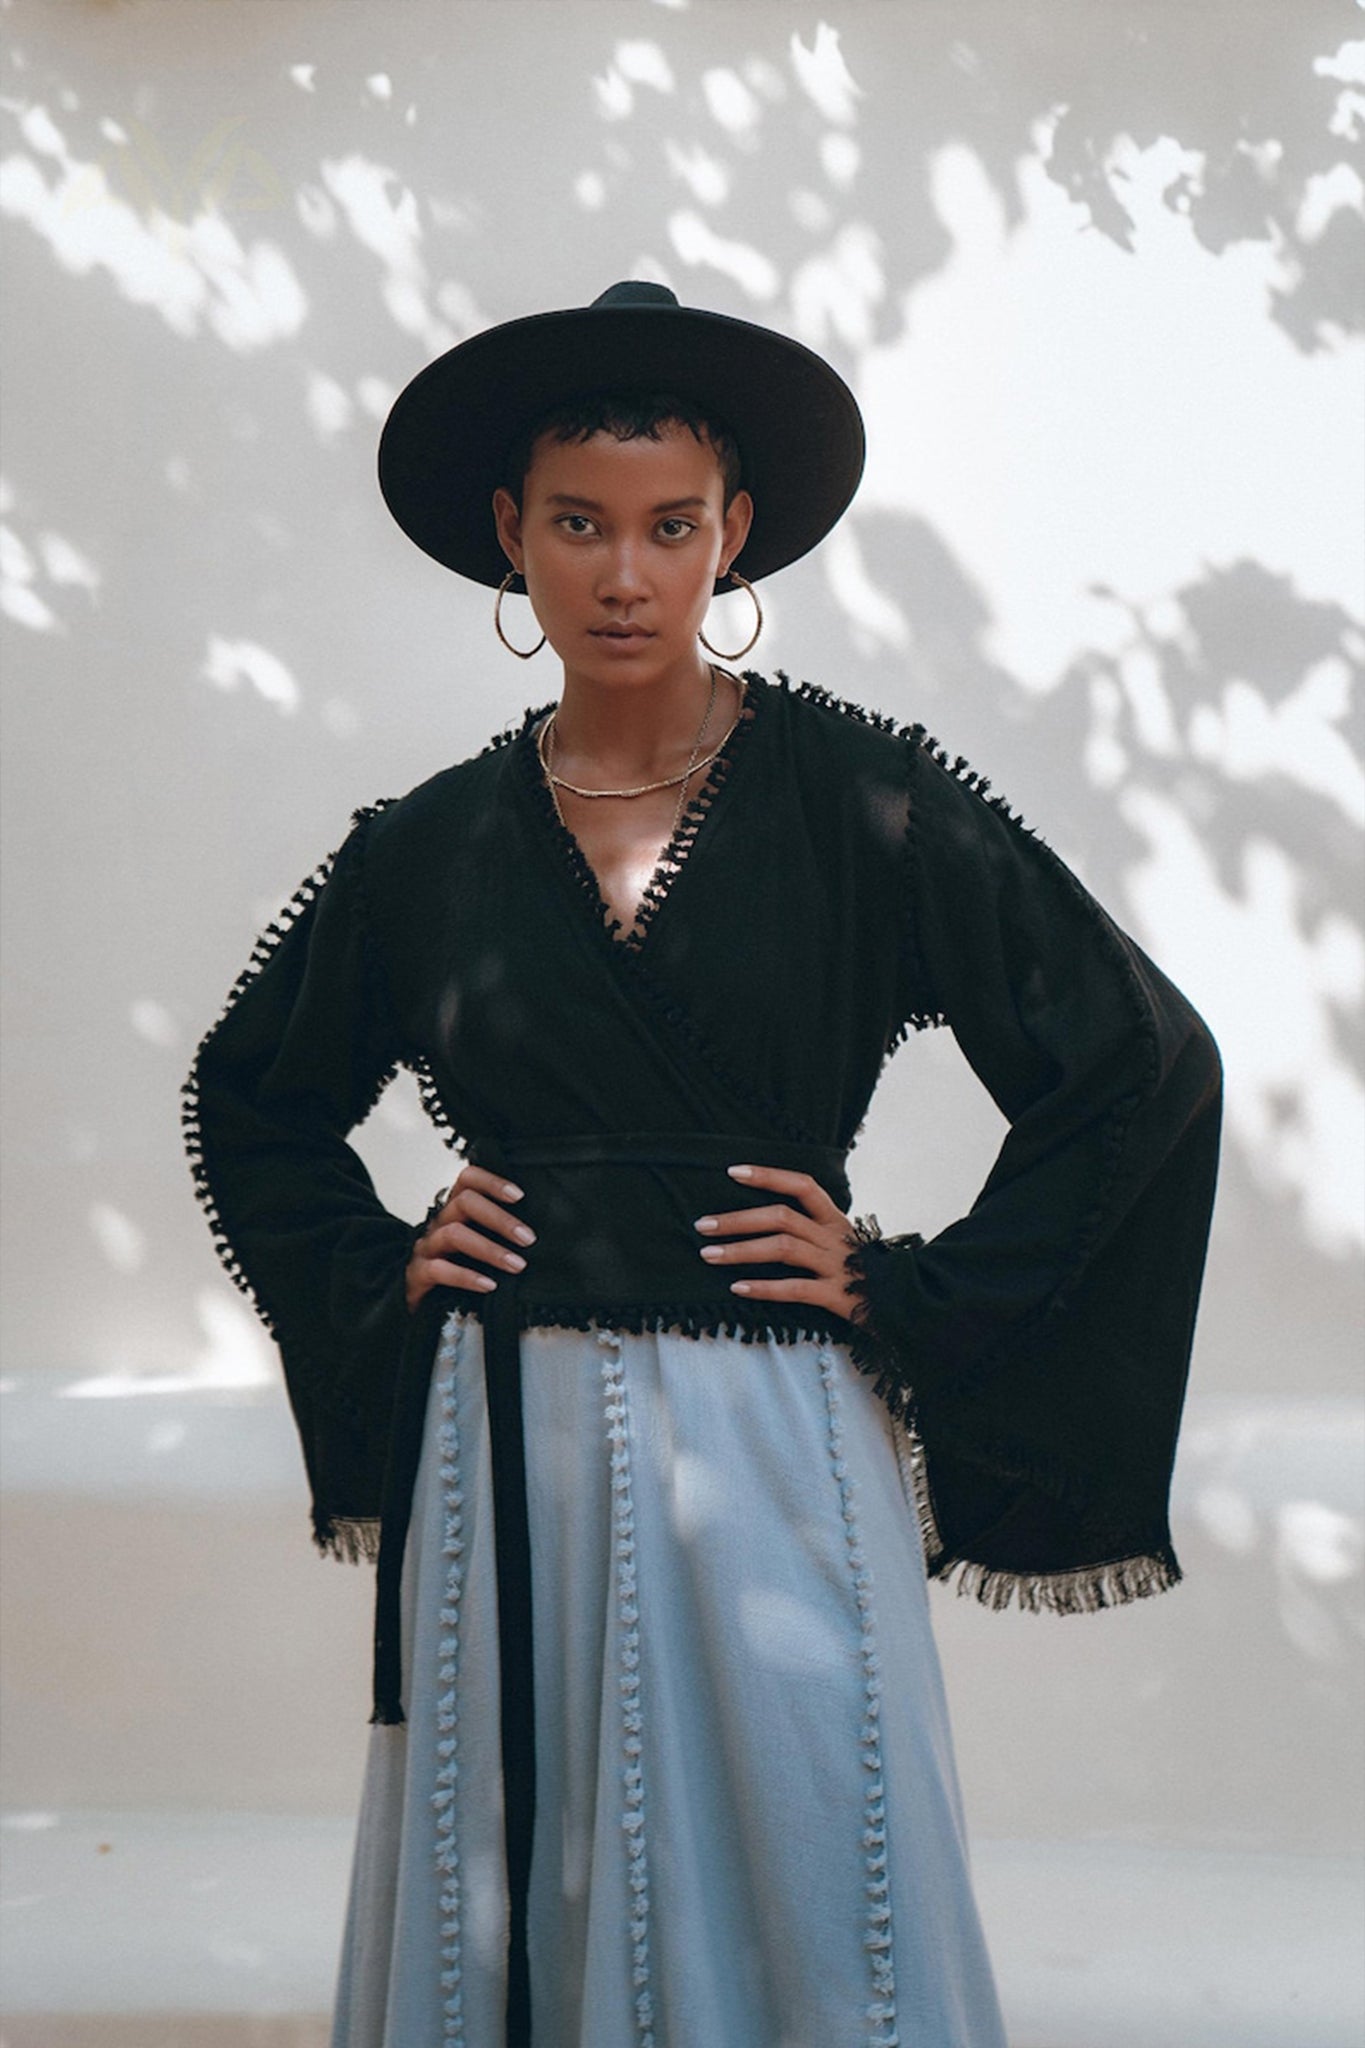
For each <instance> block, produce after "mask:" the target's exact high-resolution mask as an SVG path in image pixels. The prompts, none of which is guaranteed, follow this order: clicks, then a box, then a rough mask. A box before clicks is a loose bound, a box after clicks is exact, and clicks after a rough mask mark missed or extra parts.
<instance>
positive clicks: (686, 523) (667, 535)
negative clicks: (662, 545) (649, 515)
mask: <svg viewBox="0 0 1365 2048" xmlns="http://www.w3.org/2000/svg"><path fill="white" fill-rule="evenodd" d="M670 529H671V530H670ZM696 530H697V526H696V521H695V520H692V519H684V518H682V517H681V515H680V514H677V513H675V514H673V515H672V516H671V517H669V518H668V519H661V520H660V521H659V531H660V533H661V534H662V535H663V537H664V539H665V540H685V539H686V538H687V536H688V534H689V533H695V532H696Z"/></svg>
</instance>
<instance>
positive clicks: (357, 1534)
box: [313, 1515, 379, 1564]
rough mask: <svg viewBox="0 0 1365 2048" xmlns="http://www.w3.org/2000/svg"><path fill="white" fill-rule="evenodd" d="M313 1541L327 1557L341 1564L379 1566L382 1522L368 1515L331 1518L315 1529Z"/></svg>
mask: <svg viewBox="0 0 1365 2048" xmlns="http://www.w3.org/2000/svg"><path fill="white" fill-rule="evenodd" d="M313 1541H314V1543H316V1545H317V1547H318V1549H319V1550H320V1551H321V1552H322V1554H323V1556H324V1557H334V1558H335V1559H336V1560H337V1562H338V1564H377V1563H378V1561H379V1520H378V1517H377V1516H373V1517H372V1516H368V1515H364V1516H361V1515H330V1516H328V1518H327V1520H326V1521H325V1522H324V1523H323V1525H322V1527H321V1528H317V1527H315V1528H314V1531H313Z"/></svg>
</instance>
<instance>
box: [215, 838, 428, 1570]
mask: <svg viewBox="0 0 1365 2048" xmlns="http://www.w3.org/2000/svg"><path fill="white" fill-rule="evenodd" d="M375 815H376V813H375V812H374V811H371V812H358V813H357V814H356V819H355V822H354V825H353V829H352V831H351V833H350V834H349V836H348V837H347V839H346V841H345V843H344V844H343V845H342V847H341V848H340V850H339V852H337V853H336V854H335V855H334V856H333V857H331V858H330V859H329V860H328V861H326V862H324V863H323V865H322V866H321V867H320V868H318V869H316V870H315V871H314V872H313V874H312V875H311V876H310V877H309V878H308V879H307V880H306V881H305V882H304V883H303V885H302V887H301V888H300V889H299V890H298V892H297V893H296V895H295V897H294V898H293V901H292V903H291V904H290V906H289V908H288V910H287V911H286V912H284V913H283V914H282V916H281V918H280V919H279V920H278V921H277V922H276V923H274V924H272V925H270V926H269V927H268V928H267V930H266V932H265V934H264V936H263V937H262V939H261V940H260V941H259V942H258V944H257V947H256V949H255V952H254V953H253V955H252V959H251V962H250V964H249V965H248V967H247V968H246V970H245V972H244V973H243V974H242V975H241V977H240V978H239V980H238V982H237V983H236V985H235V987H234V988H233V990H232V992H231V994H230V996H229V998H228V1002H227V1006H226V1008H225V1010H224V1012H223V1015H222V1016H221V1017H220V1019H219V1020H218V1022H217V1023H216V1024H215V1025H214V1026H213V1027H212V1029H211V1030H210V1031H209V1032H208V1034H207V1036H206V1037H205V1038H204V1040H203V1042H202V1044H201V1045H200V1047H199V1050H198V1053H197V1055H196V1058H195V1061H194V1065H193V1067H192V1069H191V1071H190V1075H189V1078H188V1080H187V1081H186V1083H185V1086H184V1090H183V1120H184V1128H185V1138H186V1145H187V1149H188V1152H189V1155H190V1162H191V1167H192V1171H193V1174H194V1179H195V1184H196V1190H197V1192H198V1195H199V1198H200V1201H201V1203H202V1204H203V1207H204V1209H205V1211H206V1214H207V1216H208V1220H209V1223H210V1227H211V1229H212V1231H213V1235H214V1240H215V1244H216V1246H217V1249H218V1252H219V1256H220V1257H221V1259H222V1261H223V1264H224V1265H225V1267H226V1269H227V1271H228V1272H229V1273H230V1275H231V1276H232V1278H233V1280H234V1281H235V1282H236V1284H237V1285H238V1286H239V1287H240V1288H241V1289H242V1290H243V1292H244V1293H246V1294H247V1295H248V1297H249V1298H250V1299H251V1301H252V1302H253V1305H254V1306H255V1307H256V1309H257V1310H258V1312H259V1313H260V1315H261V1317H262V1319H263V1320H264V1322H265V1323H266V1326H267V1328H269V1329H270V1331H271V1332H272V1334H273V1335H274V1337H275V1340H276V1342H277V1343H278V1345H279V1349H280V1354H281V1359H282V1362H283V1367H284V1375H285V1381H286V1386H287V1389H288V1394H289V1401H290V1405H291V1408H292V1410H293V1415H294V1419H295V1422H296V1423H297V1425H298V1430H299V1435H300V1439H301V1441H302V1446H303V1453H304V1461H305V1464H306V1467H307V1471H308V1478H309V1483H310V1486H311V1489H312V1496H313V1529H314V1536H315V1539H316V1541H317V1543H318V1545H319V1547H320V1548H322V1549H323V1550H327V1551H330V1552H332V1553H333V1554H335V1555H337V1556H342V1557H349V1558H355V1557H358V1556H362V1555H365V1556H373V1554H374V1550H375V1545H376V1542H377V1535H378V1516H379V1511H380V1501H381V1492H382V1480H383V1471H384V1461H385V1456H386V1450H387V1438H388V1428H389V1419H390V1413H391V1409H392V1402H393V1389H394V1382H395V1377H396V1374H397V1370H398V1363H399V1358H400V1354H401V1351H402V1347H403V1344H404V1340H405V1336H406V1334H407V1325H408V1323H409V1322H410V1320H411V1319H410V1318H409V1317H408V1314H407V1306H406V1300H405V1296H404V1273H405V1268H406V1264H407V1259H408V1254H409V1251H410V1248H411V1245H412V1242H413V1237H414V1227H413V1226H412V1225H410V1224H408V1223H405V1222H403V1221H402V1220H401V1219H400V1218H399V1217H397V1216H394V1215H392V1214H390V1212H389V1211H388V1210H387V1209H386V1208H385V1207H384V1206H383V1204H382V1203H381V1201H380V1200H379V1197H378V1195H377V1194H376V1192H375V1189H374V1185H373V1183H372V1181H371V1179H370V1176H369V1174H368V1172H367V1171H366V1168H365V1166H364V1164H363V1162H362V1160H361V1159H360V1157H359V1155H358V1154H357V1153H356V1152H355V1150H354V1149H353V1148H352V1147H351V1146H350V1145H349V1144H347V1142H346V1138H347V1134H348V1133H349V1132H350V1131H351V1130H352V1129H353V1128H354V1127H355V1126H356V1125H357V1124H359V1123H360V1122H361V1121H362V1120H363V1119H364V1117H365V1116H366V1115H367V1114H368V1112H369V1110H370V1109H371V1108H372V1107H373V1105H374V1103H375V1101H376V1100H377V1098H378V1096H379V1094H380V1093H381V1092H382V1090H383V1088H384V1086H385V1085H386V1083H387V1082H388V1081H389V1079H390V1078H391V1077H392V1075H393V1073H394V1071H395V1068H396V1066H397V1064H398V1062H399V1060H400V1058H401V1057H402V1054H403V1047H402V1044H401V1041H400V1036H399V1033H398V1031H397V1030H396V1028H395V1026H394V1023H393V1021H392V1017H391V1015H390V1008H389V1004H388V1002H387V1000H386V996H385V991H384V988H383V984H382V979H381V976H380V973H379V971H378V968H377V965H376V961H375V958H374V953H373V948H372V945H371V941H370V936H369V933H368V931H367V927H366V917H365V899H364V863H365V843H366V836H367V833H368V831H369V829H370V826H371V824H372V821H373V818H374V816H375Z"/></svg>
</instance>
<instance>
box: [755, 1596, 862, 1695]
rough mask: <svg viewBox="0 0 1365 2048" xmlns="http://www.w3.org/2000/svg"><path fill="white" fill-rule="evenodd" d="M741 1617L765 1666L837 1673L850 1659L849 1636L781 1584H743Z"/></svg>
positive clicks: (815, 1672)
mask: <svg viewBox="0 0 1365 2048" xmlns="http://www.w3.org/2000/svg"><path fill="white" fill-rule="evenodd" d="M739 1621H740V1627H741V1628H742V1630H743V1632H744V1639H745V1644H746V1647H747V1649H748V1651H749V1654H750V1655H751V1656H752V1658H753V1660H754V1662H755V1663H756V1664H758V1665H761V1666H762V1667H763V1669H764V1670H767V1671H790V1672H805V1673H806V1674H807V1675H808V1676H810V1677H814V1676H816V1675H817V1674H819V1673H820V1672H828V1673H830V1674H831V1676H833V1675H836V1674H837V1673H838V1672H839V1671H841V1670H842V1669H843V1668H844V1667H845V1665H846V1663H847V1658H848V1643H847V1639H846V1637H845V1636H844V1635H842V1634H841V1633H840V1631H839V1630H837V1629H835V1628H832V1627H831V1626H830V1624H829V1622H828V1621H827V1620H826V1619H825V1617H824V1616H823V1615H821V1613H820V1612H819V1610H818V1609H817V1608H815V1607H813V1606H811V1605H810V1604H809V1603H808V1602H807V1601H805V1600H798V1599H797V1598H796V1597H795V1596H794V1595H793V1594H791V1593H787V1592H784V1591H783V1590H782V1589H781V1588H780V1587H776V1586H769V1587H762V1586H743V1587H741V1588H740V1593H739Z"/></svg>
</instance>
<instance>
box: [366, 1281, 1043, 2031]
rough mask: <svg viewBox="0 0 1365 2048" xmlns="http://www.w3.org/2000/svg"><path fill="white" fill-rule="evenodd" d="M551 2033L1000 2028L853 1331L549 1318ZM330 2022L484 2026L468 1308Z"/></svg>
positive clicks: (537, 1864)
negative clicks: (695, 1333)
mask: <svg viewBox="0 0 1365 2048" xmlns="http://www.w3.org/2000/svg"><path fill="white" fill-rule="evenodd" d="M522 1360H523V1400H524V1415H525V1433H526V1470H527V1492H528V1501H529V1510H530V1530H531V1552H532V1586H533V1598H534V1611H535V1683H536V1772H537V1801H536V1836H535V1848H534V1855H533V1860H532V1869H531V1884H530V1902H529V1915H530V1964H531V1996H532V2012H533V2027H534V2035H535V2041H536V2044H537V2048H891V2044H893V2043H898V2044H901V2048H1004V2044H1005V2036H1004V2030H1003V2027H1002V2024H1001V2020H1000V2013H999V2008H998V2005H997V2003H996V1997H995V1991H994V1987H993V1984H992V1980H991V1972H990V1965H989V1962H988V1960H987V1956H986V1951H985V1947H984V1944H983V1941H982V1936H981V1928H980V1924H979V1921H978V1918H977V1913H976V1907H975V1903H974V1900H973V1897H972V1890H971V1881H970V1876H969V1873H968V1863H967V1843H966V1837H965V1832H964V1828H963V1819H962V1809H961V1801H960V1796H959V1791H958V1784H957V1776H956V1770H955V1766H954V1762H953V1754H952V1743H951V1739H950V1735H949V1729H948V1716H947V1710H946V1706H945V1702H944V1695H943V1685H942V1680H941V1677H940V1673H939V1664H938V1656H937V1652H936V1649H935V1645H934V1639H933V1634H932V1630H931V1627H930V1620H929V1613H928V1602H927V1588H926V1583H925V1576H924V1562H923V1552H922V1548H921V1543H920V1536H919V1528H918V1522H917V1519H916V1514H915V1509H914V1505H913V1491H912V1486H911V1472H910V1455H911V1449H910V1445H909V1443H908V1440H907V1439H906V1437H905V1435H904V1433H903V1431H902V1430H901V1429H900V1428H899V1427H898V1426H897V1425H896V1424H894V1423H893V1422H892V1420H891V1418H890V1416H889V1414H888V1412H887V1410H886V1408H885V1407H884V1405H883V1404H882V1402H881V1401H880V1400H878V1399H877V1397H876V1396H875V1395H874V1393H873V1391H872V1387H871V1383H870V1382H869V1381H868V1380H867V1379H866V1378H865V1377H864V1376H863V1375H862V1374H860V1373H858V1372H857V1371H856V1369H855V1368H854V1367H853V1365H852V1364H851V1363H850V1361H849V1358H848V1354H847V1351H846V1350H845V1349H844V1348H843V1347H842V1346H841V1345H837V1344H832V1343H826V1342H820V1341H815V1340H811V1341H803V1342H801V1343H795V1344H777V1343H764V1344H744V1343H740V1342H739V1341H738V1340H736V1339H733V1338H726V1337H681V1336H673V1335H668V1334H663V1335H645V1336H634V1335H620V1334H617V1333H615V1332H611V1331H606V1330H595V1331H588V1332H582V1331H572V1330H554V1329H535V1330H530V1331H527V1332H526V1333H525V1334H524V1336H523V1341H522ZM403 1670H404V1688H403V1698H404V1706H405V1711H406V1714H407V1722H406V1724H405V1725H403V1726H399V1727H378V1726H376V1727H375V1728H373V1729H372V1730H371V1738H370V1751H369V1759H368V1763H367V1767H366V1776H365V1785H364V1793H363V1799H362V1804H361V1811H360V1823H359V1832H358V1837H357V1842H356V1850H355V1860H354V1864H353V1868H352V1873H351V1889H350V1900H349V1905H348V1908H347V1916H346V1925H345V1933H344V1940H343V1948H342V1957H341V1968H340V1976H339V1982H338V1989H337V2001H336V2011H335V2019H334V2026H333V2034H332V2044H333V2048H438V2044H439V2048H452V2044H453V2048H500V2044H501V2042H502V2013H503V2000H504V1988H505V1959H504V1950H505V1944H506V1929H507V1901H506V1881H505V1871H504V1863H503V1842H502V1782H501V1771H500V1750H499V1715H498V1656H497V1609H496V1586H495V1576H494V1562H493V1519H492V1481H491V1475H490V1467H489V1448H488V1432H487V1426H486V1408H485V1401H484V1381H483V1352H482V1330H481V1327H480V1325H479V1324H478V1322H477V1321H473V1320H470V1319H466V1318H465V1317H463V1316H460V1315H455V1316H452V1318H451V1319H450V1321H449V1322H448V1323H447V1325H446V1328H445V1332H444V1335H443V1341H442V1344H441V1347H440V1352H439V1356H438V1359H437V1363H436V1369H435V1372H434V1374H433V1378H432V1386H431V1392H430V1396H429V1399H428V1408H427V1418H426V1434H425V1438H424V1442H423V1449H422V1460H421V1467H420V1470H419V1473H418V1477H417V1485H416V1493H415V1496H414V1503H413V1518H412V1525H411V1531H410V1535H409V1540H408V1550H407V1558H406V1562H405V1566H404V1574H403Z"/></svg>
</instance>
